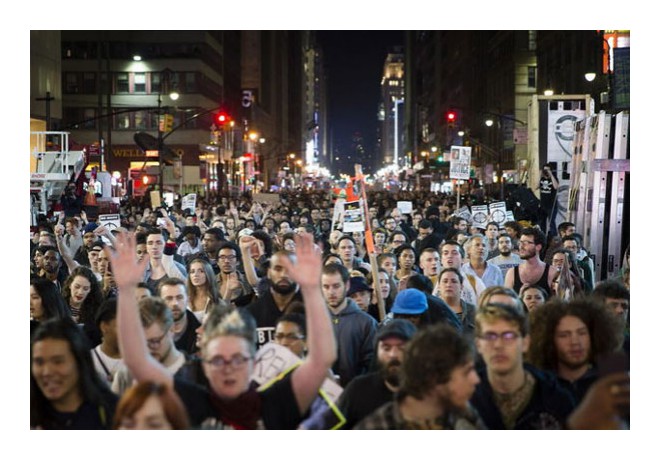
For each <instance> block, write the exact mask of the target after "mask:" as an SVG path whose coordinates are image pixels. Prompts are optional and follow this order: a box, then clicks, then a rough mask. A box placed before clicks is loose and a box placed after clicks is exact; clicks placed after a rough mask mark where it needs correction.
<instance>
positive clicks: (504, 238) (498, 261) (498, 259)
mask: <svg viewBox="0 0 660 460" xmlns="http://www.w3.org/2000/svg"><path fill="white" fill-rule="evenodd" d="M497 250H498V251H499V255H497V256H495V257H493V258H492V259H488V262H490V263H491V264H492V265H495V266H497V267H499V269H500V270H501V271H502V278H504V277H506V272H508V271H509V269H510V268H513V267H517V266H518V265H520V263H521V262H522V259H520V256H519V255H518V254H514V253H513V252H512V251H513V243H512V242H511V237H510V236H509V235H507V234H503V235H500V236H498V237H497Z"/></svg>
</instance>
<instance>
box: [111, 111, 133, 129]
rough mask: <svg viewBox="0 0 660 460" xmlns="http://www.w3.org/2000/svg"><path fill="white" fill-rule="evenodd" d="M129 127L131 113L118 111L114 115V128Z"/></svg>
mask: <svg viewBox="0 0 660 460" xmlns="http://www.w3.org/2000/svg"><path fill="white" fill-rule="evenodd" d="M130 127H131V114H130V113H119V114H117V115H115V129H130Z"/></svg>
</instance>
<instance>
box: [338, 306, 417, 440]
mask: <svg viewBox="0 0 660 460" xmlns="http://www.w3.org/2000/svg"><path fill="white" fill-rule="evenodd" d="M416 331H417V328H416V327H415V326H413V324H412V323H411V322H410V321H406V320H403V319H394V320H392V321H390V322H389V323H387V324H386V325H385V326H383V327H381V328H380V329H379V330H378V333H377V334H376V344H377V345H376V362H375V368H376V370H375V371H373V372H369V373H368V374H365V375H360V376H358V377H356V378H355V379H353V380H352V381H351V383H349V384H348V386H347V387H346V388H345V389H344V391H343V392H342V394H341V395H340V396H339V399H338V400H337V407H338V408H339V410H340V411H341V413H342V414H343V415H344V417H345V418H346V423H345V424H344V425H342V427H341V428H342V429H345V430H351V429H353V427H354V426H355V424H356V423H358V422H359V421H360V420H362V419H363V418H365V417H366V416H367V415H369V414H371V413H372V412H373V411H375V410H376V409H378V408H379V407H380V406H382V405H383V404H385V403H388V402H390V401H392V398H393V396H394V394H395V393H396V392H397V391H399V370H400V369H401V363H402V362H403V352H404V348H405V346H406V343H408V341H410V339H411V338H412V337H413V335H414V334H415V332H416Z"/></svg>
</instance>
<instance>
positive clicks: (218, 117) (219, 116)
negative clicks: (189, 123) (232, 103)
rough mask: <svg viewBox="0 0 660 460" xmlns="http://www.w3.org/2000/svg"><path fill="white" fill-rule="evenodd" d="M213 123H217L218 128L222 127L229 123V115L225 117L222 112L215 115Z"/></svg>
mask: <svg viewBox="0 0 660 460" xmlns="http://www.w3.org/2000/svg"><path fill="white" fill-rule="evenodd" d="M215 121H217V122H218V124H219V125H220V126H222V125H224V124H225V123H227V122H229V121H231V117H230V116H229V115H227V114H226V113H224V112H220V113H219V114H217V115H216V116H215Z"/></svg>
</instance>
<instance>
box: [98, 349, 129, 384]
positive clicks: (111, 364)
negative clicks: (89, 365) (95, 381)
mask: <svg viewBox="0 0 660 460" xmlns="http://www.w3.org/2000/svg"><path fill="white" fill-rule="evenodd" d="M92 361H93V362H94V369H96V372H97V373H98V374H99V375H100V376H101V379H103V380H105V381H106V382H108V385H110V384H112V381H113V380H114V378H115V374H116V373H117V370H118V369H119V367H120V366H121V364H122V363H123V361H122V359H121V358H111V357H110V356H108V355H106V354H105V353H103V350H101V345H98V346H97V347H96V348H94V349H93V350H92Z"/></svg>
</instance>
